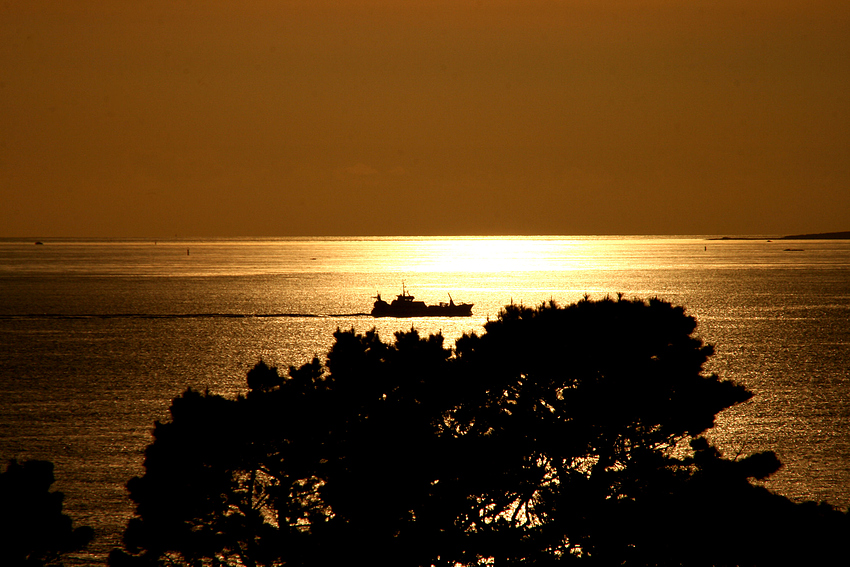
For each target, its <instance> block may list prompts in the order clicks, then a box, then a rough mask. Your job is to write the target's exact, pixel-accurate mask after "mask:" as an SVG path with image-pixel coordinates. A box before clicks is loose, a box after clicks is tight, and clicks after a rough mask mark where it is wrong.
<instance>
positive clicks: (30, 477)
mask: <svg viewBox="0 0 850 567" xmlns="http://www.w3.org/2000/svg"><path fill="white" fill-rule="evenodd" d="M53 482H54V477H53V463H51V462H49V461H36V460H31V461H24V462H23V463H18V462H17V461H15V460H12V461H10V462H9V464H8V465H7V467H6V471H5V472H3V473H0V564H2V565H9V566H12V567H19V566H20V567H40V566H42V565H51V566H58V565H61V564H62V563H61V556H62V554H64V553H68V552H72V551H80V550H82V549H84V548H85V547H86V546H87V545H88V543H89V542H90V541H91V540H92V538H93V537H94V532H93V530H92V529H91V528H90V527H80V528H76V529H74V528H73V526H72V523H71V518H69V517H68V516H67V515H65V514H63V513H62V500H63V495H62V493H61V492H50V486H51V485H52V484H53Z"/></svg>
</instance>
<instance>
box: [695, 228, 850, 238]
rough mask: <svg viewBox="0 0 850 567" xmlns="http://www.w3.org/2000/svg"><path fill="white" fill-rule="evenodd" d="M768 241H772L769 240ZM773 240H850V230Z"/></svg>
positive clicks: (794, 235)
mask: <svg viewBox="0 0 850 567" xmlns="http://www.w3.org/2000/svg"><path fill="white" fill-rule="evenodd" d="M765 239H766V238H765V237H757V238H755V237H752V236H722V237H720V238H710V239H709V240H765ZM767 240H771V239H770V238H767ZM772 240H850V230H848V231H845V232H820V233H817V234H792V235H789V236H777V237H776V238H773V239H772Z"/></svg>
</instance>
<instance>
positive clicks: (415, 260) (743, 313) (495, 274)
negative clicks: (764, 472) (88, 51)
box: [0, 236, 850, 565]
mask: <svg viewBox="0 0 850 567" xmlns="http://www.w3.org/2000/svg"><path fill="white" fill-rule="evenodd" d="M41 242H42V243H41V244H36V243H35V239H31V238H30V239H9V238H7V239H0V462H5V461H7V460H9V459H18V460H26V459H46V460H50V461H51V462H53V463H54V465H55V475H56V483H55V484H54V489H56V490H60V491H61V492H63V493H64V495H65V500H64V510H65V512H66V513H68V514H69V515H70V516H71V517H72V519H73V521H74V524H75V525H77V526H79V525H88V526H91V527H93V528H94V529H95V531H96V539H95V540H94V541H93V542H92V544H91V545H90V546H89V549H88V550H87V551H86V552H85V553H79V554H75V555H73V556H71V557H70V558H69V559H68V560H66V564H67V565H102V564H104V563H105V557H106V555H107V554H108V553H109V550H110V549H112V548H114V547H116V546H119V545H120V543H121V535H122V533H123V529H124V527H125V526H126V523H127V521H128V520H129V519H130V518H131V517H132V515H133V506H132V502H131V501H130V500H129V499H128V497H127V493H126V490H125V484H126V482H127V481H128V480H129V479H130V478H131V477H133V476H134V475H140V474H142V473H143V472H144V469H143V466H142V463H143V459H144V450H145V447H146V446H147V445H148V444H149V443H150V442H151V440H152V437H151V430H152V428H153V425H154V423H155V422H156V421H157V420H160V421H163V420H167V419H168V418H169V413H168V410H169V405H170V403H171V400H172V399H173V398H174V397H175V396H178V395H180V394H181V392H183V391H184V390H185V389H186V388H193V389H196V390H209V391H210V392H213V393H216V394H222V395H225V396H236V395H238V394H240V393H244V392H245V391H246V384H245V374H246V372H247V371H248V370H249V369H250V368H251V367H253V365H254V364H256V363H257V362H258V361H259V360H264V361H266V362H267V363H269V364H270V365H275V366H278V367H279V368H281V369H286V368H288V367H289V366H291V365H296V366H298V365H301V364H303V363H305V362H309V361H310V360H311V359H312V358H313V357H318V358H319V359H320V360H324V358H325V355H326V353H327V351H328V349H329V347H330V346H331V344H332V342H333V336H332V335H333V332H334V331H335V330H336V329H355V330H356V331H359V332H365V331H367V330H370V329H372V328H375V329H377V331H378V333H379V334H380V336H381V337H382V338H383V339H384V340H386V341H390V340H392V338H393V333H395V332H396V331H405V330H409V329H411V328H413V329H417V330H418V331H419V332H420V334H422V335H427V334H431V333H442V335H443V336H444V337H445V339H446V344H447V345H452V344H454V341H455V340H456V339H457V338H458V337H460V336H462V335H463V334H464V333H469V332H476V333H481V332H482V331H483V325H484V324H485V323H486V322H487V321H488V320H492V319H494V318H496V317H498V314H499V311H500V310H501V309H502V308H503V307H504V306H505V305H507V304H510V303H518V304H524V305H530V306H533V305H538V304H540V303H542V302H545V301H550V300H554V301H556V302H558V303H560V304H562V305H567V304H569V303H572V302H575V301H578V300H579V299H581V298H582V297H585V296H588V297H590V298H593V299H598V298H602V297H605V296H616V295H617V294H619V293H621V294H624V296H625V297H628V298H642V299H650V298H656V297H657V298H661V299H665V300H667V301H670V302H672V303H674V304H676V305H681V306H684V307H685V309H686V312H687V313H688V314H690V315H692V316H693V317H695V318H696V320H697V322H698V326H697V330H696V334H697V335H698V336H699V337H700V338H702V339H703V340H704V341H705V342H707V343H710V344H712V345H714V347H715V354H714V356H713V357H712V358H711V359H710V361H709V363H708V364H707V366H706V368H705V370H706V372H707V373H716V374H718V375H720V376H721V377H723V378H725V379H729V380H734V381H736V382H739V383H741V384H744V385H745V386H747V387H748V388H749V389H750V390H751V391H752V392H753V393H754V396H753V398H752V399H751V400H750V401H748V402H746V403H744V404H741V405H739V406H735V407H733V408H730V409H727V410H725V411H724V412H722V413H721V414H719V415H718V418H717V421H716V425H715V427H714V428H713V429H712V430H711V432H710V434H709V435H710V437H711V438H712V440H713V441H714V442H715V443H717V444H718V445H719V446H720V447H721V448H722V450H723V451H724V452H725V453H726V454H727V455H728V456H729V457H730V458H735V457H737V456H741V455H746V454H749V453H753V452H757V451H766V450H772V451H775V452H776V453H777V455H778V456H779V458H780V460H781V461H782V462H783V464H784V466H783V467H782V469H780V471H779V472H778V473H776V474H775V475H774V476H773V477H772V478H770V479H768V480H767V481H766V482H765V485H766V486H767V487H768V488H769V489H770V490H773V491H775V492H777V493H779V494H782V495H785V496H787V497H788V498H791V499H793V500H795V501H804V500H816V501H825V502H828V503H830V504H832V505H834V506H837V507H839V508H841V509H844V510H846V509H847V508H848V507H850V241H847V240H799V241H792V240H781V239H770V238H769V237H766V236H765V237H759V236H754V237H747V238H733V239H715V238H712V237H709V236H679V237H670V236H664V237H659V236H633V237H622V236H617V237H609V236H598V237H593V236H581V237H572V236H563V237H548V236H547V237H513V238H511V237H474V238H473V237H457V238H431V237H421V238H412V237H405V238H274V239H271V238H256V239H253V238H242V239H171V240H152V239H128V240H99V239H72V238H64V239H56V238H51V239H44V240H42V241H41ZM402 286H404V287H405V289H406V290H407V291H408V292H409V293H411V294H413V295H414V296H415V297H416V298H417V299H420V300H423V301H425V302H426V303H429V304H431V303H438V302H440V301H448V299H449V297H451V298H452V299H453V300H454V301H455V302H467V303H474V307H473V315H472V317H461V318H438V317H435V318H412V319H389V318H388V319H383V318H382V319H374V318H372V317H371V316H370V315H369V311H370V309H371V306H372V303H373V301H374V299H373V298H374V297H375V296H376V294H378V293H381V294H383V297H384V298H385V299H387V298H392V297H394V296H395V295H396V294H399V293H401V290H402ZM4 466H5V465H4Z"/></svg>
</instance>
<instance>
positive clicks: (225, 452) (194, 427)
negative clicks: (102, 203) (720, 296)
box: [111, 298, 848, 567]
mask: <svg viewBox="0 0 850 567" xmlns="http://www.w3.org/2000/svg"><path fill="white" fill-rule="evenodd" d="M695 327H696V322H695V320H694V319H693V318H692V317H689V316H687V315H686V314H685V312H684V310H683V309H682V308H680V307H674V306H672V305H671V304H669V303H667V302H665V301H660V300H651V301H648V302H644V301H638V300H634V301H631V300H623V299H622V298H619V299H617V300H613V299H607V298H606V299H604V300H600V301H590V300H587V299H585V300H583V301H580V302H578V303H576V304H573V305H569V306H567V307H564V308H562V307H560V306H558V305H557V304H555V303H554V302H550V303H547V304H544V305H541V306H539V307H536V308H526V307H522V306H515V305H511V306H508V307H506V308H505V309H504V310H503V311H502V313H501V314H500V315H499V318H498V319H497V320H495V321H492V322H489V323H487V324H486V325H485V330H484V333H483V334H481V335H480V336H479V335H477V334H470V335H466V336H464V337H462V338H461V339H459V340H458V341H457V342H456V344H455V348H454V349H453V350H451V349H446V348H445V347H444V346H443V338H442V336H440V335H432V336H430V337H427V338H422V337H420V336H419V335H418V333H417V332H416V331H415V330H411V331H409V332H406V333H396V335H395V341H394V342H393V343H392V344H387V343H384V342H382V341H381V340H380V339H379V337H378V335H377V333H375V332H374V331H371V332H368V333H365V334H362V335H361V334H357V333H355V332H354V331H353V330H352V331H348V332H342V331H337V332H336V333H335V335H334V337H335V343H334V345H333V347H332V348H331V350H330V352H329V353H328V358H327V361H326V363H325V364H324V365H322V364H321V363H320V362H319V361H318V360H315V359H314V360H313V361H312V362H311V363H308V364H306V365H304V366H302V367H300V368H290V369H289V372H288V376H287V377H281V376H280V374H279V373H278V371H277V369H275V368H270V367H269V366H268V365H266V364H265V363H262V362H260V363H259V364H258V365H257V366H256V367H255V368H254V369H252V370H251V371H250V372H249V373H248V386H249V391H248V393H247V395H246V396H244V397H238V398H236V399H233V400H228V399H224V398H222V397H219V396H215V395H212V394H210V393H205V394H200V393H197V392H193V391H191V390H189V391H187V392H186V393H184V394H183V396H181V397H180V398H177V399H176V400H175V401H174V404H173V405H172V409H171V414H172V419H171V422H170V423H164V424H163V423H158V424H157V425H156V428H155V431H154V438H155V439H154V442H153V444H151V445H150V447H149V448H148V450H147V452H146V459H145V468H146V472H145V474H144V476H142V477H139V478H134V479H132V480H131V481H130V483H129V484H128V488H129V490H130V494H131V497H132V498H133V500H134V501H135V502H136V503H137V518H135V519H134V520H132V521H131V522H130V524H129V525H128V528H127V531H126V533H125V548H126V549H125V551H118V550H116V551H115V552H114V553H113V554H112V555H111V563H112V565H114V566H116V567H117V566H121V565H159V564H171V563H176V564H187V565H248V566H254V565H335V564H342V563H348V562H351V561H353V560H356V559H361V560H362V561H364V562H368V563H369V564H370V565H378V566H383V565H387V566H390V565H392V566H407V565H409V566H427V565H446V566H454V565H492V564H495V565H514V564H523V565H550V564H554V563H559V564H560V563H570V562H576V563H580V564H585V565H762V564H776V563H777V559H782V558H783V557H785V558H787V557H789V556H792V555H794V554H798V555H797V556H798V557H807V558H812V557H815V556H817V555H818V553H820V552H821V551H824V553H826V552H827V551H830V550H832V548H834V547H836V546H837V542H840V541H843V536H844V535H846V534H847V531H848V528H847V515H846V514H843V513H840V512H837V511H835V510H833V509H832V508H831V507H829V506H827V505H806V506H800V505H795V504H793V503H791V502H789V501H788V500H787V499H784V498H782V497H779V496H777V495H774V494H771V493H769V492H767V491H766V490H764V489H763V488H760V487H757V486H754V485H753V484H751V482H750V479H753V478H764V477H767V476H769V475H770V474H772V473H773V472H775V471H776V470H777V469H778V468H779V466H780V464H779V461H778V460H777V459H776V457H775V455H773V454H772V453H760V454H756V455H752V456H750V457H748V458H745V459H741V460H734V461H730V460H727V459H724V458H723V457H722V456H721V455H720V453H719V452H718V451H717V450H716V449H715V448H713V447H711V446H710V445H709V444H708V442H707V441H706V440H705V439H704V438H703V437H701V435H702V434H703V433H704V432H705V431H706V430H707V429H709V428H711V427H712V426H713V424H714V419H715V416H716V415H717V413H718V412H720V411H722V410H723V409H725V408H728V407H730V406H732V405H734V404H737V403H741V402H744V401H746V400H747V399H749V398H750V397H751V395H752V394H751V393H750V392H748V391H747V390H746V389H745V388H743V387H741V386H739V385H736V384H734V383H732V382H730V381H725V380H721V379H720V378H718V377H717V376H715V375H705V374H704V372H703V366H704V364H705V362H706V360H707V359H708V357H709V356H710V355H711V354H712V348H711V347H710V346H707V345H704V344H703V343H702V342H701V341H700V340H699V339H698V338H696V337H694V336H693V333H694V330H695ZM723 525H730V526H735V529H734V530H733V531H731V532H729V533H728V534H727V535H725V536H724V537H720V538H714V540H713V541H711V542H710V544H707V542H706V541H705V540H704V539H703V538H700V537H699V536H696V535H695V534H700V533H709V532H711V531H716V530H717V527H718V526H723ZM812 525H817V526H818V529H820V530H821V531H820V532H815V531H813V530H812V529H810V528H809V526H812ZM818 534H826V535H818ZM750 536H753V537H750ZM791 536H794V537H791ZM788 542H793V545H789V544H788ZM777 550H781V553H782V554H783V555H777ZM779 562H781V561H779Z"/></svg>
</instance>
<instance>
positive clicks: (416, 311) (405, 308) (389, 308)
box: [372, 303, 472, 317]
mask: <svg viewBox="0 0 850 567" xmlns="http://www.w3.org/2000/svg"><path fill="white" fill-rule="evenodd" d="M471 316H472V303H461V304H459V305H425V304H424V303H423V304H422V305H391V304H389V303H384V304H383V305H375V307H374V308H373V309H372V317H471Z"/></svg>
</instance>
